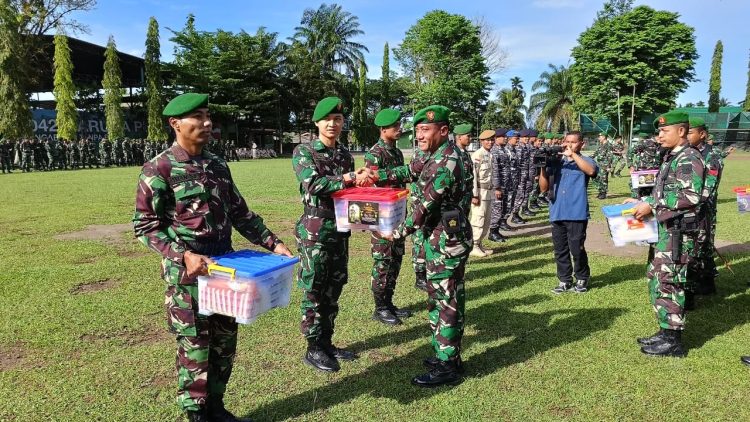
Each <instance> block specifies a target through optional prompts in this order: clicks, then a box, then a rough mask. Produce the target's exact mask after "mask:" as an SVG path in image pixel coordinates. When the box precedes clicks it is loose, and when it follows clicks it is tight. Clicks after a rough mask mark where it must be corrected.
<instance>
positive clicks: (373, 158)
mask: <svg viewBox="0 0 750 422" xmlns="http://www.w3.org/2000/svg"><path fill="white" fill-rule="evenodd" d="M403 165H404V154H403V153H402V152H401V150H400V149H398V147H396V146H395V145H388V144H387V143H385V142H384V141H383V140H382V139H381V140H378V143H376V144H375V145H373V147H372V148H370V150H369V151H368V152H367V153H366V154H365V166H367V167H370V168H372V167H376V168H378V169H384V170H391V169H393V168H394V167H400V166H403ZM377 185H378V186H390V187H394V188H404V187H405V185H404V183H403V182H392V181H389V180H384V181H382V182H381V181H379V182H378V183H377ZM370 250H371V251H372V259H373V261H374V262H373V265H372V293H373V296H374V297H375V306H380V307H383V306H388V305H392V304H393V302H392V299H393V292H394V290H395V289H396V280H397V279H398V274H399V272H400V271H401V262H402V260H403V257H404V252H405V246H404V239H398V240H394V241H393V242H391V241H388V240H386V239H383V237H382V236H381V235H380V233H379V232H377V231H373V232H371V234H370Z"/></svg>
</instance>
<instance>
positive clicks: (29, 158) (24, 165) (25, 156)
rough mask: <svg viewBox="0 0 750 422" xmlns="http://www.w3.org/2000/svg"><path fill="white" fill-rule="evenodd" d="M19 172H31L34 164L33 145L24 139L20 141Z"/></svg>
mask: <svg viewBox="0 0 750 422" xmlns="http://www.w3.org/2000/svg"><path fill="white" fill-rule="evenodd" d="M21 157H22V158H21V170H22V171H24V172H28V171H31V169H32V166H33V162H34V145H33V144H32V143H31V140H29V139H24V140H23V141H21Z"/></svg>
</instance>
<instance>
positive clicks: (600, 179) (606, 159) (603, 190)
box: [591, 141, 614, 196]
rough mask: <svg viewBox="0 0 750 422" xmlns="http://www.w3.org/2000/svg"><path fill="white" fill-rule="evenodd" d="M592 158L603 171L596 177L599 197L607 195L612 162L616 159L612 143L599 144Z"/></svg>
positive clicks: (595, 181)
mask: <svg viewBox="0 0 750 422" xmlns="http://www.w3.org/2000/svg"><path fill="white" fill-rule="evenodd" d="M591 158H592V159H593V160H594V161H596V165H597V166H599V168H600V169H601V170H602V171H600V172H599V174H597V175H596V178H595V179H594V183H595V184H596V185H597V186H598V190H599V195H600V196H601V195H606V194H607V190H609V174H610V173H611V172H612V160H613V159H614V155H613V149H612V143H611V142H610V141H607V142H605V143H603V144H599V148H597V149H596V151H595V152H594V154H593V155H592V156H591Z"/></svg>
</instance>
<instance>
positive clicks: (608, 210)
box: [602, 202, 659, 246]
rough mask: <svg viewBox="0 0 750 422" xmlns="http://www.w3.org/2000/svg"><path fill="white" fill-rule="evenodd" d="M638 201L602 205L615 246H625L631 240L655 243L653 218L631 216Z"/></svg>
mask: <svg viewBox="0 0 750 422" xmlns="http://www.w3.org/2000/svg"><path fill="white" fill-rule="evenodd" d="M639 203H640V202H636V203H630V204H621V205H607V206H604V207H602V211H603V212H604V215H605V216H606V217H607V225H608V226H609V234H610V236H612V241H613V242H614V244H615V246H625V245H626V244H628V243H631V242H640V243H642V242H645V243H656V242H657V241H658V240H659V232H658V230H657V228H656V219H655V218H653V217H649V218H647V219H645V220H643V221H638V220H636V219H635V217H633V209H634V208H635V206H636V205H637V204H639Z"/></svg>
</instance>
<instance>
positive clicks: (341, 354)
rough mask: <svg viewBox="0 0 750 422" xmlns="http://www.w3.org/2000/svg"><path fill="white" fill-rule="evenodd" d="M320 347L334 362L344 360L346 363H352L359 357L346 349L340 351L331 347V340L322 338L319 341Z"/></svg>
mask: <svg viewBox="0 0 750 422" xmlns="http://www.w3.org/2000/svg"><path fill="white" fill-rule="evenodd" d="M320 347H322V348H323V350H325V352H326V353H328V356H330V357H332V358H333V359H336V360H346V361H352V360H357V359H359V355H357V354H356V353H354V352H352V351H349V350H346V349H340V348H338V347H336V346H334V345H333V343H332V342H331V338H330V337H328V338H322V339H321V340H320Z"/></svg>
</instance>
